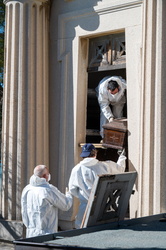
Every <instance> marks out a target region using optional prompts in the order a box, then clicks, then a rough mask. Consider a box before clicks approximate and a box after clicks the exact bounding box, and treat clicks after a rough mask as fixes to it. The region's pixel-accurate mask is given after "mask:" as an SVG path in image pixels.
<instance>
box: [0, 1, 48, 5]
mask: <svg viewBox="0 0 166 250" xmlns="http://www.w3.org/2000/svg"><path fill="white" fill-rule="evenodd" d="M12 2H15V3H16V2H18V3H23V4H24V3H38V2H41V3H47V2H48V3H49V2H50V0H17V1H15V0H4V1H3V3H4V4H5V5H6V4H8V3H12Z"/></svg>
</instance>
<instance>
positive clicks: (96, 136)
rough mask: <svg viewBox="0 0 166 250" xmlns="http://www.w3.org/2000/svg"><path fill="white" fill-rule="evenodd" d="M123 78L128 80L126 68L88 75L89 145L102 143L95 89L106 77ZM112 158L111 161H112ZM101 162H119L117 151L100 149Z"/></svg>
mask: <svg viewBox="0 0 166 250" xmlns="http://www.w3.org/2000/svg"><path fill="white" fill-rule="evenodd" d="M114 75H116V76H121V77H122V78H124V79H126V68H122V69H116V70H110V71H108V70H107V71H97V72H89V73H88V96H87V123H86V131H87V134H86V142H87V143H100V141H101V136H100V133H99V132H100V107H99V104H98V100H97V96H96V91H95V88H96V87H97V86H98V84H99V82H100V81H101V80H102V79H103V78H104V77H105V76H114ZM123 115H124V117H127V103H126V104H125V107H124V114H123ZM115 152H116V153H115ZM110 156H111V159H110ZM98 159H99V160H113V161H117V159H118V154H117V150H115V149H112V148H107V149H103V148H99V149H98Z"/></svg>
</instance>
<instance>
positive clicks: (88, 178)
mask: <svg viewBox="0 0 166 250" xmlns="http://www.w3.org/2000/svg"><path fill="white" fill-rule="evenodd" d="M125 161H126V156H124V155H121V156H119V159H118V161H117V163H116V162H113V161H98V160H97V159H96V158H93V157H87V158H84V159H83V160H82V161H81V162H80V163H79V164H77V165H76V166H75V167H74V168H73V169H72V172H71V175H70V179H69V191H70V193H71V194H72V195H73V196H75V197H77V198H79V200H80V205H79V210H78V214H77V218H76V221H75V227H76V228H80V226H81V222H82V218H83V215H84V212H85V209H86V205H87V202H88V199H89V195H90V192H91V189H92V186H93V183H94V181H95V178H96V177H97V175H102V174H118V173H122V172H124V171H125V167H126V162H125Z"/></svg>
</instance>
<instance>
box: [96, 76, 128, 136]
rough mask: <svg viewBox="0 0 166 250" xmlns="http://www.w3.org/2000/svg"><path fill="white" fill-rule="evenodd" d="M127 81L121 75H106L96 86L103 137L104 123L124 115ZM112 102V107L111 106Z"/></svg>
mask: <svg viewBox="0 0 166 250" xmlns="http://www.w3.org/2000/svg"><path fill="white" fill-rule="evenodd" d="M125 89H127V84H126V81H125V80H124V79H123V78H122V77H120V76H106V77H104V78H103V79H102V80H101V81H100V82H99V85H98V87H97V88H96V91H97V96H98V103H99V105H100V111H101V112H100V135H101V137H102V138H103V127H102V126H103V125H105V124H106V123H108V122H111V121H113V119H114V118H122V117H123V107H124V104H125V103H126V97H125ZM110 104H111V107H110Z"/></svg>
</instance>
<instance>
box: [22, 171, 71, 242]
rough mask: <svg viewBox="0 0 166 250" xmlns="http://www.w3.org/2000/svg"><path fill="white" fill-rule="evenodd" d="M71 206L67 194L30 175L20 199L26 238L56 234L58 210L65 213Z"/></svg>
mask: <svg viewBox="0 0 166 250" xmlns="http://www.w3.org/2000/svg"><path fill="white" fill-rule="evenodd" d="M71 206H72V196H71V195H70V193H69V192H68V193H67V194H66V195H64V194H63V193H61V192H60V191H59V190H58V189H57V188H56V187H55V186H53V185H51V184H49V183H48V182H47V181H46V179H45V178H40V177H38V176H35V175H32V176H31V178H30V184H29V185H27V186H26V187H25V188H24V189H23V192H22V197H21V207H22V211H21V212H22V219H23V223H24V224H25V226H26V228H27V229H26V237H34V236H39V235H43V234H50V233H55V232H57V229H58V209H61V210H63V211H67V210H69V209H70V207H71Z"/></svg>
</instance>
